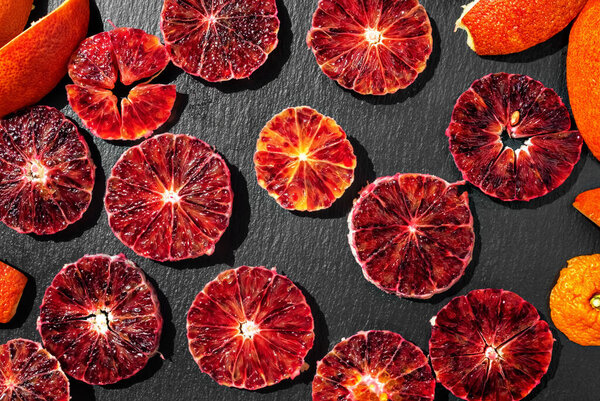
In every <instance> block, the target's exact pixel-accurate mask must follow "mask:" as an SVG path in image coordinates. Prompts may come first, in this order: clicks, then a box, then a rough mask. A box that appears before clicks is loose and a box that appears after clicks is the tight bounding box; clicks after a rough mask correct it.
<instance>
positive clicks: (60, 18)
mask: <svg viewBox="0 0 600 401" xmlns="http://www.w3.org/2000/svg"><path fill="white" fill-rule="evenodd" d="M19 1H20V0H19ZM89 3H90V2H89V0H65V2H64V3H62V4H61V5H60V7H58V8H57V9H56V10H54V11H53V12H51V13H50V14H48V15H47V16H45V17H44V18H42V19H41V20H39V21H37V22H36V23H35V24H33V25H32V26H31V27H30V28H29V29H27V30H26V31H25V32H23V33H21V34H20V35H19V36H17V37H16V38H14V39H13V40H11V41H10V42H9V43H7V44H6V45H4V47H2V48H0V117H2V116H5V115H6V114H9V113H12V112H13V111H16V110H19V109H21V108H23V107H25V106H29V105H32V104H34V103H37V102H38V101H40V100H41V99H42V98H43V97H44V96H46V95H47V94H48V92H50V91H51V90H52V89H53V88H54V87H55V86H56V85H57V84H58V83H59V81H60V80H61V79H62V77H63V76H64V75H65V74H66V73H67V64H68V62H69V57H71V54H72V53H73V51H74V50H75V49H76V48H77V45H78V44H79V42H81V40H83V38H84V37H85V35H86V33H87V29H88V23H89V19H90V4H89Z"/></svg>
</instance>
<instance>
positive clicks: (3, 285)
mask: <svg viewBox="0 0 600 401" xmlns="http://www.w3.org/2000/svg"><path fill="white" fill-rule="evenodd" d="M25 284H27V277H25V275H24V274H23V273H21V272H20V271H18V270H17V269H13V268H12V267H10V266H9V265H7V264H6V263H3V262H0V323H8V322H10V320H11V319H12V318H13V316H15V313H16V312H17V306H19V301H20V300H21V295H22V294H23V290H24V289H25Z"/></svg>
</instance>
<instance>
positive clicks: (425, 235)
mask: <svg viewBox="0 0 600 401" xmlns="http://www.w3.org/2000/svg"><path fill="white" fill-rule="evenodd" d="M463 184H464V182H457V183H454V184H449V183H448V182H446V181H444V180H442V179H441V178H438V177H435V176H431V175H426V174H396V175H394V176H392V177H380V178H378V179H376V180H375V181H374V182H373V183H372V184H369V185H367V187H365V188H364V189H363V190H362V192H361V194H360V197H359V199H358V200H357V201H356V203H355V204H354V207H353V208H352V211H351V212H350V215H349V216H348V226H349V230H350V233H349V235H348V240H349V242H350V248H351V249H352V253H353V254H354V257H355V258H356V261H357V262H358V264H360V266H361V267H362V270H363V274H364V276H365V278H366V279H367V280H368V281H370V282H371V283H373V284H375V285H376V286H377V287H379V288H380V289H382V290H383V291H385V292H388V293H392V294H396V295H398V296H400V297H406V298H430V297H431V296H432V295H434V294H436V293H439V292H443V291H445V290H447V289H448V288H450V287H451V286H452V285H454V283H456V281H458V279H459V278H460V277H461V276H462V275H463V273H464V271H465V268H466V267H467V265H468V264H469V262H470V261H471V258H472V255H473V246H474V244H475V234H474V232H473V216H472V215H471V209H470V208H469V197H468V195H467V193H466V192H463V193H462V194H461V193H460V191H459V188H458V187H459V186H460V185H463Z"/></svg>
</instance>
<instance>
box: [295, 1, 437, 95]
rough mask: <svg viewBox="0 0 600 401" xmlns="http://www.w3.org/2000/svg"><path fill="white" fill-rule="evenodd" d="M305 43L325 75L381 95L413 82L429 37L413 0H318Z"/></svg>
mask: <svg viewBox="0 0 600 401" xmlns="http://www.w3.org/2000/svg"><path fill="white" fill-rule="evenodd" d="M306 43H307V44H308V47H309V48H310V49H311V50H312V51H313V53H314V54H315V57H316V59H317V63H318V64H319V66H320V67H321V70H323V72H324V73H325V75H327V76H328V77H329V78H331V79H333V80H335V81H337V82H338V84H340V85H341V86H343V87H344V88H346V89H351V90H353V91H355V92H357V93H360V94H362V95H385V94H388V93H394V92H396V91H398V90H399V89H404V88H406V87H407V86H409V85H410V84H411V83H413V82H414V81H415V79H416V78H417V76H418V75H419V73H421V72H422V71H423V70H424V69H425V66H426V65H427V60H428V59H429V56H430V55H431V50H432V46H433V39H432V36H431V24H430V22H429V17H428V16H427V12H426V11H425V9H424V8H423V6H422V5H420V4H419V2H418V0H375V1H366V2H363V1H359V0H320V1H319V6H318V8H317V10H316V11H315V13H314V15H313V20H312V27H311V29H310V31H309V32H308V36H307V38H306Z"/></svg>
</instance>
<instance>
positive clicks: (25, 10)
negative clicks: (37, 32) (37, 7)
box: [0, 0, 33, 47]
mask: <svg viewBox="0 0 600 401" xmlns="http://www.w3.org/2000/svg"><path fill="white" fill-rule="evenodd" d="M32 5H33V0H0V47H2V46H4V45H5V44H6V43H8V42H10V40H11V39H12V38H14V37H15V36H17V35H18V34H20V33H21V32H22V31H23V28H25V24H27V19H28V18H29V13H30V12H31V6H32Z"/></svg>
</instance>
